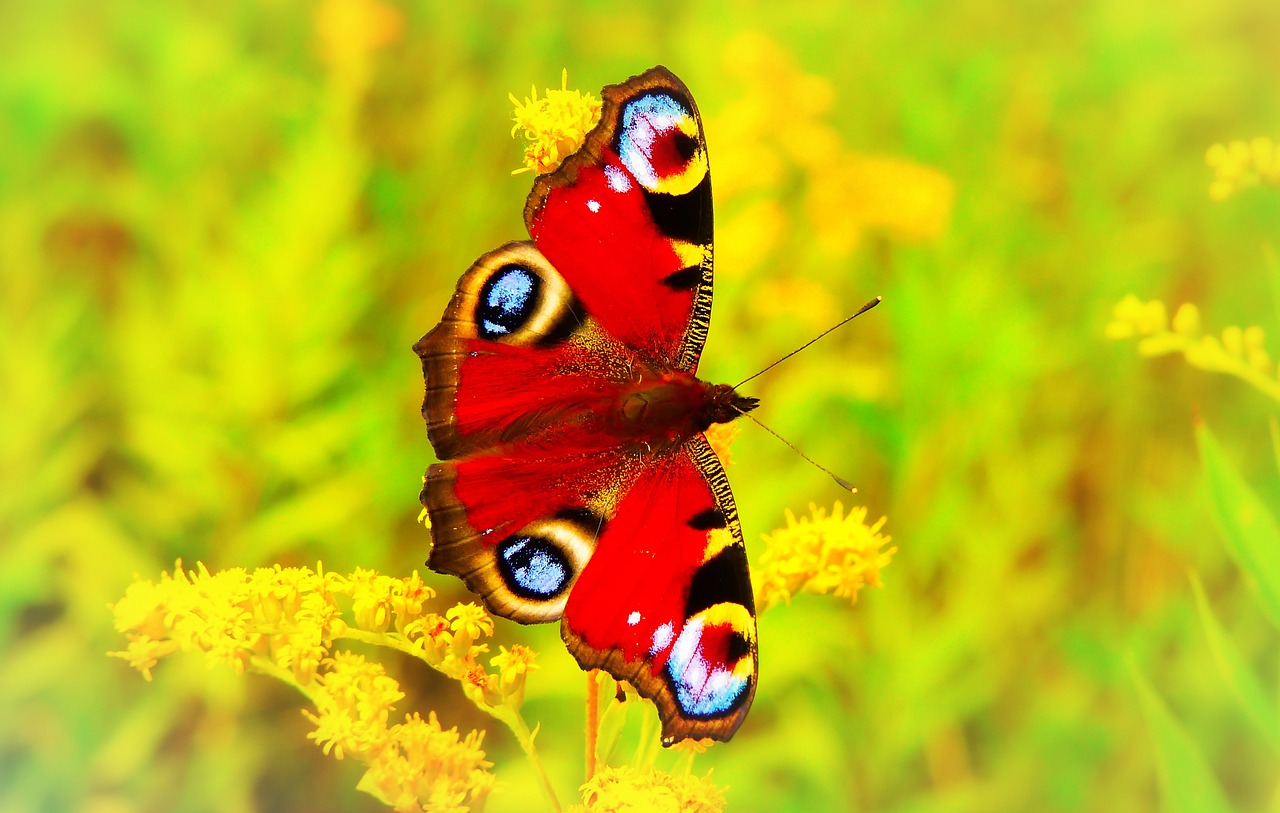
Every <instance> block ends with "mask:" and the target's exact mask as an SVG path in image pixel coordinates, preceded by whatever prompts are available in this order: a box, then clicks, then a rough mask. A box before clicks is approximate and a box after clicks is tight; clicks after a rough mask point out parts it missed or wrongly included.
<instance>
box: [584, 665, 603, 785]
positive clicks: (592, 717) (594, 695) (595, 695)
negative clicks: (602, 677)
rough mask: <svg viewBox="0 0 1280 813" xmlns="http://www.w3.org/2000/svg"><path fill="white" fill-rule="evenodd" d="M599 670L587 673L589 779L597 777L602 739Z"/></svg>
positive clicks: (587, 779)
mask: <svg viewBox="0 0 1280 813" xmlns="http://www.w3.org/2000/svg"><path fill="white" fill-rule="evenodd" d="M597 677H598V674H597V670H595V669H592V670H590V671H588V672H587V778H586V781H588V782H590V781H591V777H593V776H595V775H596V747H597V743H598V741H599V738H600V682H599V680H597Z"/></svg>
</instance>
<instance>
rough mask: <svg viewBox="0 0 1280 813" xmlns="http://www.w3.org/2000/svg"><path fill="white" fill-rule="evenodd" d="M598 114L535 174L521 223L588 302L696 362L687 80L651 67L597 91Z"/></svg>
mask: <svg viewBox="0 0 1280 813" xmlns="http://www.w3.org/2000/svg"><path fill="white" fill-rule="evenodd" d="M601 95H602V96H603V101H604V104H603V108H602V112H601V120H600V123H599V124H598V125H597V126H596V128H595V129H594V130H592V131H591V133H590V134H589V135H588V136H587V140H586V143H585V144H584V145H583V146H582V148H581V149H579V150H578V151H577V152H576V153H574V154H573V155H572V156H570V157H569V158H567V159H566V160H565V162H564V164H563V165H561V167H560V168H559V169H558V170H556V171H555V172H553V173H551V174H549V175H544V176H542V177H540V178H539V179H538V181H537V182H536V183H535V184H534V187H533V191H532V192H531V193H530V195H529V199H528V201H527V202H526V204H525V224H526V225H527V226H528V228H529V234H530V235H532V236H533V240H534V243H536V244H537V246H538V248H539V250H541V251H542V253H543V254H544V255H545V256H546V257H547V259H548V260H549V261H550V262H551V263H552V264H553V265H555V267H556V268H557V269H559V271H560V273H561V274H563V275H564V278H565V279H566V280H567V281H568V283H569V286H570V287H571V288H572V289H573V291H574V293H575V294H576V295H577V296H578V297H579V299H580V301H581V302H582V304H583V306H584V308H585V310H586V312H587V313H589V314H591V315H592V316H593V317H595V318H597V319H599V321H600V323H601V325H603V327H604V328H605V330H607V331H608V332H609V334H610V335H612V336H614V337H615V338H617V339H618V340H619V341H621V342H623V343H624V344H626V345H628V346H629V347H631V348H634V349H635V350H637V351H638V352H639V353H640V354H641V355H643V356H644V357H646V358H648V359H649V360H651V361H654V362H658V363H661V364H663V365H665V366H667V367H669V368H670V369H675V370H682V371H685V372H694V371H696V370H697V366H698V358H699V356H700V355H701V353H702V345H703V343H704V342H705V341H706V337H707V329H708V327H709V325H710V318H711V282H712V212H711V173H710V170H709V166H708V163H707V147H706V137H705V136H704V134H703V130H702V119H701V117H700V116H699V115H698V108H697V106H696V105H695V104H694V102H693V97H692V96H691V95H690V93H689V90H688V88H686V87H685V86H684V83H683V82H681V81H680V80H679V79H677V78H676V77H675V75H673V74H672V73H671V72H670V71H668V70H667V69H666V68H662V67H657V68H653V69H651V70H649V71H646V72H645V73H643V74H640V75H639V76H635V77H632V78H631V79H629V80H628V81H626V82H624V83H622V84H620V85H611V86H609V87H606V88H605V89H604V91H603V92H602V94H601Z"/></svg>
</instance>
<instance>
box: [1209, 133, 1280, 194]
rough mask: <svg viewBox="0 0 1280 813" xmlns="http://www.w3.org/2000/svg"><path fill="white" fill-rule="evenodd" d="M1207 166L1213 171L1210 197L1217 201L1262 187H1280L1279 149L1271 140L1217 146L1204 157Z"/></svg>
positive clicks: (1237, 142) (1262, 139)
mask: <svg viewBox="0 0 1280 813" xmlns="http://www.w3.org/2000/svg"><path fill="white" fill-rule="evenodd" d="M1205 163H1206V164H1208V165H1209V167H1210V168H1211V169H1212V170H1213V181H1212V182H1211V183H1210V184H1209V197H1211V198H1213V199H1214V200H1226V199H1227V198H1229V197H1231V196H1232V195H1234V194H1235V193H1237V192H1239V191H1240V190H1241V189H1246V188H1248V187H1250V186H1258V185H1260V184H1261V185H1266V186H1273V187H1280V148H1277V146H1276V143H1275V142H1274V141H1272V140H1271V139H1269V138H1255V139H1253V140H1252V141H1240V140H1236V141H1232V142H1229V143H1227V144H1214V145H1213V146H1212V147H1210V148H1209V150H1208V152H1206V153H1205Z"/></svg>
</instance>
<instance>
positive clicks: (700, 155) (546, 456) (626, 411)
mask: <svg viewBox="0 0 1280 813" xmlns="http://www.w3.org/2000/svg"><path fill="white" fill-rule="evenodd" d="M602 95H603V97H604V105H603V110H602V115H601V121H600V123H599V125H598V126H597V127H596V128H595V129H594V130H593V131H592V132H591V133H589V134H588V136H587V139H586V142H585V143H584V144H583V146H582V147H581V149H579V150H578V151H577V152H576V153H574V154H573V155H571V156H569V157H568V158H567V159H566V160H565V161H564V163H563V164H562V166H561V167H560V168H559V169H558V170H557V171H555V172H553V173H550V174H547V175H543V176H540V177H539V178H538V180H537V181H536V182H535V184H534V187H533V191H532V192H531V193H530V195H529V199H528V201H527V202H526V206H525V223H526V226H527V227H528V230H529V233H530V235H531V237H532V238H533V240H532V242H517V243H509V244H507V245H505V246H502V247H501V248H498V249H496V250H494V251H491V252H489V253H488V254H485V255H484V256H482V257H481V258H480V259H479V260H477V261H476V262H475V264H473V265H472V267H471V268H470V269H468V270H467V272H466V273H464V274H463V276H462V278H461V279H460V280H459V282H458V287H457V290H456V292H455V293H454V296H453V298H452V300H451V301H450V303H449V305H448V306H447V307H446V309H445V313H444V316H443V318H442V319H441V322H440V324H439V325H438V326H437V327H436V328H434V329H433V330H432V331H430V332H429V333H428V334H427V335H426V336H424V337H423V338H422V340H421V341H419V342H418V343H417V344H416V345H415V347H414V349H415V350H416V351H417V353H418V355H419V356H420V357H421V359H422V365H423V372H424V375H425V378H426V384H427V387H426V397H425V399H424V402H423V416H424V417H425V418H426V421H427V429H428V436H429V438H430V440H431V443H432V445H433V447H434V448H435V451H436V455H437V457H438V458H439V459H440V461H441V462H440V463H436V464H434V465H432V466H431V467H430V469H429V470H428V472H427V478H426V484H425V486H424V488H423V492H422V502H423V504H424V505H425V506H426V507H427V510H428V513H429V515H430V519H431V525H432V534H433V546H432V552H431V556H430V559H429V562H428V564H429V565H430V566H431V568H432V569H434V570H438V571H440V572H444V573H451V574H454V575H457V576H459V577H461V578H462V579H463V580H464V581H465V582H466V584H467V585H468V587H470V588H471V589H472V590H473V591H475V592H476V593H477V594H479V595H480V596H481V598H482V599H483V600H484V602H485V604H486V605H487V606H488V607H489V609H490V610H492V611H493V612H495V613H497V614H499V615H503V616H506V617H508V618H512V619H514V620H516V621H520V622H522V623H535V622H542V621H554V620H560V621H561V634H562V637H563V638H564V640H565V643H566V645H567V646H568V648H569V650H570V652H572V653H573V655H574V656H575V658H576V659H577V660H578V662H579V664H580V665H582V667H583V668H601V669H605V670H607V671H609V672H610V673H611V674H613V675H614V676H615V677H616V678H618V679H619V680H626V681H628V682H630V683H632V684H633V685H634V686H635V687H636V688H637V690H639V691H640V693H641V694H643V695H645V696H646V697H649V698H651V699H652V700H653V701H654V702H655V703H656V704H657V706H658V710H659V714H660V716H661V717H662V720H663V738H664V739H663V741H664V743H666V744H670V743H672V742H675V741H677V740H680V739H684V738H687V737H697V738H702V737H712V738H716V739H728V738H729V737H730V736H732V734H733V732H734V730H736V728H737V727H738V725H739V724H740V723H741V722H742V719H743V718H744V717H745V715H746V712H747V709H748V708H749V706H750V703H751V699H752V696H753V695H754V691H755V673H756V641H755V606H754V600H753V598H752V592H751V583H750V578H749V575H748V570H747V559H746V552H745V546H744V544H743V540H742V532H741V528H740V526H739V523H738V518H737V510H736V508H735V506H734V503H733V496H732V494H731V493H730V491H729V484H728V480H727V478H726V477H725V474H724V469H723V466H722V465H721V463H720V461H719V459H718V458H717V457H716V454H715V452H714V451H712V449H711V447H710V444H709V443H708V442H707V439H706V437H705V435H704V434H703V433H704V432H705V431H706V430H707V428H709V427H710V426H712V425H714V424H717V423H724V422H728V421H731V420H733V419H734V418H736V417H738V416H739V415H741V414H744V413H746V412H747V411H749V410H751V409H753V408H754V407H755V406H756V400H755V399H754V398H750V397H747V396H743V395H740V394H738V393H737V392H736V391H735V390H734V388H733V387H731V386H728V385H725V384H710V383H707V382H704V381H702V380H700V379H699V378H698V377H697V366H698V359H699V356H700V354H701V351H702V345H703V342H704V341H705V338H706V333H707V329H708V326H709V322H710V312H711V284H712V264H711V263H712V226H711V223H712V219H711V185H710V172H709V169H708V163H707V153H706V142H705V137H704V135H703V131H702V125H701V120H700V118H699V117H698V112H697V108H696V106H695V105H694V103H693V99H692V97H691V96H690V94H689V91H688V89H687V88H686V87H685V86H684V85H683V83H681V82H680V80H679V79H677V78H676V77H675V76H674V75H672V74H671V73H670V72H669V71H667V70H666V69H664V68H654V69H651V70H649V71H647V72H645V73H643V74H641V75H639V76H635V77H632V78H631V79H629V80H627V81H626V82H623V83H621V84H619V85H614V86H610V87H607V88H605V89H604V91H603V94H602Z"/></svg>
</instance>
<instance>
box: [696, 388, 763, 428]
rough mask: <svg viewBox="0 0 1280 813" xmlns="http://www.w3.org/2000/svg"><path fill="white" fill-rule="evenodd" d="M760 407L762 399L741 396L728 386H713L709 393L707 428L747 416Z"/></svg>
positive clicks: (705, 415)
mask: <svg viewBox="0 0 1280 813" xmlns="http://www.w3.org/2000/svg"><path fill="white" fill-rule="evenodd" d="M758 406H760V399H759V398H753V397H751V396H750V395H741V394H740V393H739V392H738V391H737V390H735V389H734V388H733V387H731V386H729V385H728V384H713V385H712V386H711V387H709V388H708V391H707V402H706V412H705V414H704V417H705V420H706V423H707V426H711V425H712V424H717V423H728V422H729V421H732V420H733V419H735V418H737V417H738V416H740V415H745V414H747V413H748V412H750V411H751V410H753V409H755V408H756V407H758Z"/></svg>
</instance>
